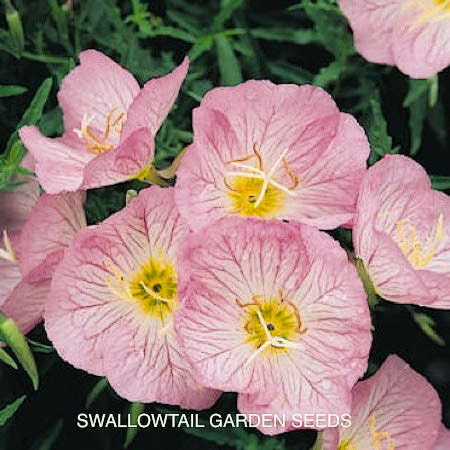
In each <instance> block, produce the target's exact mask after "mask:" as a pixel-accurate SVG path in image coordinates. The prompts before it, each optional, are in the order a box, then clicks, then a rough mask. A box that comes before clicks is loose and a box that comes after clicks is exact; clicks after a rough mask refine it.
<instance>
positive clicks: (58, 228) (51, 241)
mask: <svg viewBox="0 0 450 450" xmlns="http://www.w3.org/2000/svg"><path fill="white" fill-rule="evenodd" d="M85 199H86V194H85V193H84V192H81V191H79V192H75V193H67V194H58V195H48V194H44V195H43V196H42V197H41V198H40V199H39V200H38V202H37V203H36V206H35V207H34V208H33V211H32V213H31V216H30V218H29V220H28V222H27V224H26V225H25V227H24V228H23V230H22V234H21V241H20V242H21V248H22V249H23V252H22V256H21V258H20V259H19V264H20V269H21V271H22V274H23V275H24V276H26V277H27V278H28V279H29V280H34V281H39V280H41V279H46V278H51V277H52V275H53V272H54V270H55V267H56V265H57V264H58V263H59V262H60V261H61V259H62V257H63V255H64V250H65V249H66V248H67V247H68V246H69V245H70V244H71V242H72V240H73V237H74V236H75V233H76V232H77V231H78V230H79V229H81V228H83V227H85V226H86V218H85V215H84V210H83V204H84V201H85Z"/></svg>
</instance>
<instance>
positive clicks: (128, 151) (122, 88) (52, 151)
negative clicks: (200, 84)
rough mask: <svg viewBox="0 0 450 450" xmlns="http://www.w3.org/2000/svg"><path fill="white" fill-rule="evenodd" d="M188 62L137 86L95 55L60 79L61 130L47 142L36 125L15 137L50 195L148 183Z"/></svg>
mask: <svg viewBox="0 0 450 450" xmlns="http://www.w3.org/2000/svg"><path fill="white" fill-rule="evenodd" d="M188 66H189V62H188V60H187V58H186V59H185V60H184V61H183V63H182V64H181V65H180V66H178V67H177V68H176V69H175V70H174V71H173V72H171V73H169V74H168V75H166V76H163V77H161V78H155V79H153V80H150V81H148V82H147V83H146V84H145V85H144V87H143V88H142V89H140V88H139V84H138V82H137V81H136V80H135V79H134V77H133V76H132V75H131V74H130V73H129V72H127V71H126V70H125V69H123V68H122V67H120V66H119V65H118V64H116V63H115V62H114V61H112V60H111V59H110V58H108V57H107V56H105V55H104V54H102V53H100V52H98V51H95V50H86V51H84V52H82V53H81V54H80V65H79V66H78V67H76V68H75V69H74V70H73V71H72V72H70V73H69V74H68V75H67V76H66V77H65V78H64V80H63V82H62V85H61V89H60V91H59V93H58V102H59V104H60V106H61V109H62V110H63V119H64V127H65V132H64V135H63V136H62V137H59V138H47V137H45V136H43V135H42V134H41V133H40V131H39V130H38V129H37V128H36V127H34V126H26V127H22V128H21V129H20V132H19V134H20V137H21V139H22V141H23V142H24V144H25V145H26V147H27V148H28V150H29V151H30V153H32V155H33V157H34V158H35V160H36V174H37V176H38V179H39V182H40V183H41V185H42V186H43V188H44V189H45V191H46V192H47V193H50V194H56V193H59V192H63V191H76V190H78V189H89V188H94V187H99V186H106V185H111V184H115V183H119V182H122V181H126V180H129V179H132V178H138V179H142V180H148V181H152V180H154V179H155V177H156V175H155V173H154V170H153V166H152V161H153V156H154V136H155V135H156V132H157V131H158V128H159V127H160V125H161V123H162V122H163V121H164V119H165V117H166V116H167V114H168V113H169V110H170V108H171V107H172V105H173V102H174V101H175V98H176V97H177V95H178V91H179V89H180V86H181V83H182V82H183V80H184V78H185V76H186V73H187V70H188Z"/></svg>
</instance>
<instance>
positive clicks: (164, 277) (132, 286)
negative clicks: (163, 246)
mask: <svg viewBox="0 0 450 450" xmlns="http://www.w3.org/2000/svg"><path fill="white" fill-rule="evenodd" d="M109 270H110V272H111V275H112V277H107V278H106V279H105V282H106V284H107V286H108V288H109V289H110V291H111V292H112V293H113V294H114V295H116V296H117V297H119V298H121V299H122V300H125V301H130V302H132V303H134V304H136V305H137V306H138V307H139V308H140V309H141V311H142V312H143V313H144V314H147V315H150V316H152V317H154V318H159V319H161V321H162V322H165V321H166V318H167V317H168V316H171V315H172V314H173V313H174V312H175V310H176V308H177V306H178V299H177V272H176V269H175V267H174V266H173V265H172V264H170V263H169V262H167V260H166V258H163V257H160V258H158V259H153V258H151V259H150V260H149V261H148V262H147V263H146V264H143V265H142V266H140V267H139V269H138V270H137V271H136V272H133V273H131V274H129V275H128V276H124V275H123V274H122V273H121V272H120V269H119V268H118V267H117V266H115V265H114V264H111V265H110V266H109Z"/></svg>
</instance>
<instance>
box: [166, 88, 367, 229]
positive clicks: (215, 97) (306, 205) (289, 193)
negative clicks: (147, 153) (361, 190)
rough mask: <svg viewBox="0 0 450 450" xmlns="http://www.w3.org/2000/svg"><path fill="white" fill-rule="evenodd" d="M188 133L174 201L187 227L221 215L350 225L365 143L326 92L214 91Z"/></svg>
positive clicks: (198, 226)
mask: <svg viewBox="0 0 450 450" xmlns="http://www.w3.org/2000/svg"><path fill="white" fill-rule="evenodd" d="M193 129H194V141H193V143H192V145H190V146H189V148H188V149H187V151H186V154H185V156H184V158H183V160H182V161H181V165H180V168H179V170H178V173H177V183H176V197H175V198H176V201H177V205H178V207H179V209H180V212H181V214H182V215H183V217H185V219H186V220H187V221H188V222H189V224H190V225H191V227H192V228H193V229H194V230H199V229H201V228H202V227H204V226H207V225H208V224H210V223H212V222H214V221H215V220H217V219H219V218H221V217H224V216H228V215H231V216H237V217H255V218H260V219H287V220H290V219H292V220H298V221H301V222H303V223H306V224H309V225H313V226H317V227H319V228H323V229H331V228H335V227H337V226H339V225H342V224H346V223H351V221H352V218H353V215H354V211H355V204H356V198H357V190H358V187H359V183H360V181H361V178H362V177H363V175H364V172H365V170H366V159H367V157H368V155H369V144H368V141H367V138H366V136H365V134H364V131H363V129H362V128H361V127H360V126H359V125H358V123H357V122H356V120H355V119H354V118H353V117H352V116H350V115H348V114H344V113H340V112H339V110H338V108H337V106H336V104H335V102H334V101H333V99H332V98H331V97H330V96H329V95H328V94H327V93H326V92H325V91H324V90H322V89H320V88H318V87H314V86H301V87H299V86H296V85H278V86H277V85H275V84H273V83H271V82H269V81H254V80H253V81H248V82H246V83H243V84H240V85H238V86H235V87H224V88H217V89H213V90H212V91H210V92H208V93H207V94H206V95H205V97H204V98H203V100H202V102H201V105H200V107H198V108H197V109H196V110H194V114H193Z"/></svg>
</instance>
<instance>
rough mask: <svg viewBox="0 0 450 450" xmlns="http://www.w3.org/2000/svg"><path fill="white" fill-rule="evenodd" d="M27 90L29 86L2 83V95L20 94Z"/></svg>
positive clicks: (0, 88)
mask: <svg viewBox="0 0 450 450" xmlns="http://www.w3.org/2000/svg"><path fill="white" fill-rule="evenodd" d="M24 92H27V88H26V87H23V86H15V85H10V86H5V85H0V97H12V96H14V95H20V94H23V93H24Z"/></svg>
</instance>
